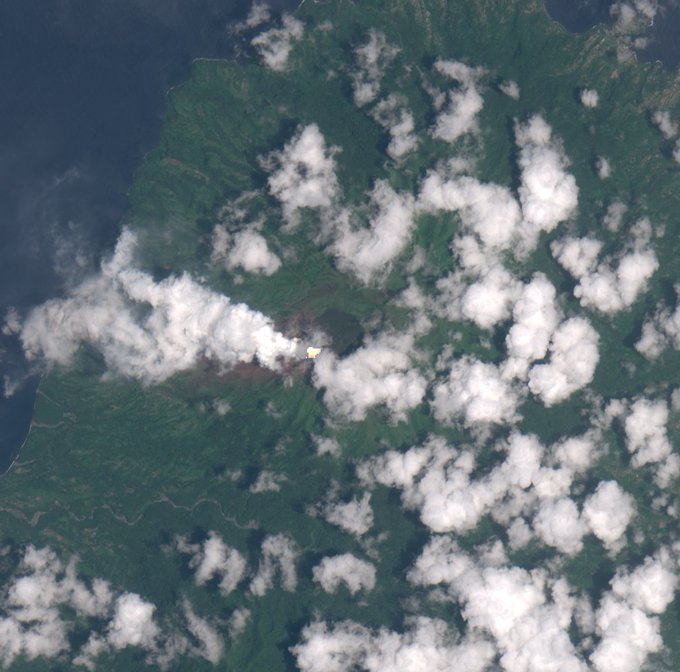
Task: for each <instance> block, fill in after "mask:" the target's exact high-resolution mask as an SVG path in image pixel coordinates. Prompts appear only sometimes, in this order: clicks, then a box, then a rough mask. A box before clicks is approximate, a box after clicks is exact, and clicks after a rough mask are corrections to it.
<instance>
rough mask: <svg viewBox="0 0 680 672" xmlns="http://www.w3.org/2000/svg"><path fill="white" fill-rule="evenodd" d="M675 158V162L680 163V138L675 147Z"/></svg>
mask: <svg viewBox="0 0 680 672" xmlns="http://www.w3.org/2000/svg"><path fill="white" fill-rule="evenodd" d="M673 160H674V161H675V163H680V140H677V141H676V143H675V146H674V147H673Z"/></svg>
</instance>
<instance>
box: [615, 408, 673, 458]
mask: <svg viewBox="0 0 680 672" xmlns="http://www.w3.org/2000/svg"><path fill="white" fill-rule="evenodd" d="M667 424H668V405H667V404H666V402H665V401H663V400H662V399H658V400H656V401H650V400H649V399H638V400H637V401H635V402H634V403H633V404H632V406H631V407H630V413H629V414H628V415H627V416H626V418H625V420H624V429H625V432H626V446H627V448H628V452H630V453H631V454H632V459H631V464H632V465H633V467H641V466H642V465H644V464H649V463H652V462H661V461H662V460H664V459H665V458H666V457H668V455H670V453H671V450H672V447H671V444H670V441H669V440H668V435H667V434H666V425H667Z"/></svg>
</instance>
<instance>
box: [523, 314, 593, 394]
mask: <svg viewBox="0 0 680 672" xmlns="http://www.w3.org/2000/svg"><path fill="white" fill-rule="evenodd" d="M598 341H599V336H598V334H597V332H596V331H595V330H594V329H593V328H592V327H591V326H590V324H589V322H588V321H587V320H585V319H584V318H582V317H572V318H569V319H567V320H565V321H564V322H562V324H560V325H559V326H558V327H557V329H556V330H555V332H554V333H553V335H552V338H551V340H550V348H549V352H550V358H549V360H548V363H547V364H537V365H535V366H533V367H532V368H531V370H530V371H529V389H530V390H531V392H533V394H535V395H536V396H538V397H539V398H540V399H541V401H542V402H543V403H544V404H545V405H546V406H552V405H553V404H556V403H559V402H560V401H564V400H565V399H567V398H568V397H569V396H570V395H571V394H572V393H573V392H575V391H576V390H579V389H581V388H582V387H585V386H586V385H587V384H588V383H590V381H591V380H592V379H593V375H594V373H595V368H596V367H597V363H598V361H599V358H600V355H599V352H598V349H597V344H598Z"/></svg>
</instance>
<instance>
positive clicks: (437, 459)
mask: <svg viewBox="0 0 680 672" xmlns="http://www.w3.org/2000/svg"><path fill="white" fill-rule="evenodd" d="M495 449H496V452H497V454H498V456H499V458H501V457H502V458H503V459H502V460H500V461H499V462H498V464H497V465H496V466H495V467H493V468H492V469H490V470H487V472H486V473H480V469H479V467H478V465H477V464H476V460H475V456H474V453H473V452H472V451H470V450H461V449H458V448H454V447H453V446H450V445H449V444H447V442H446V441H445V440H444V439H443V438H441V437H431V438H430V439H429V440H428V441H427V442H426V443H425V444H423V445H422V446H417V447H413V448H410V449H409V450H407V451H406V452H403V453H402V452H399V451H396V450H389V451H387V452H385V453H383V454H381V455H378V456H376V457H374V458H371V459H369V460H365V461H364V462H362V463H360V464H359V465H358V467H357V474H358V476H359V479H360V480H361V482H362V483H364V484H365V485H367V486H369V487H372V486H374V485H375V484H381V485H385V486H388V487H393V488H397V489H399V490H401V491H402V502H403V504H404V506H405V507H406V508H408V509H413V510H416V511H418V513H419V515H420V519H421V521H422V522H423V524H424V525H426V526H427V527H429V528H430V529H431V530H433V531H434V532H456V533H465V532H467V531H469V530H472V529H474V528H475V527H476V526H477V525H478V524H479V521H480V520H481V519H482V517H483V516H485V515H491V516H492V517H493V518H494V519H495V520H496V521H497V522H499V523H500V524H502V525H505V526H510V525H511V521H513V522H512V524H514V526H515V530H514V532H513V535H514V536H515V537H516V540H517V539H519V536H523V537H524V540H525V541H526V540H528V538H529V537H530V536H531V531H530V530H529V528H528V526H526V524H523V523H521V522H518V523H515V522H514V521H517V520H520V517H521V516H529V517H531V516H532V515H533V514H534V512H536V511H538V513H537V514H536V517H535V520H534V527H535V531H536V533H537V534H538V536H539V537H541V539H542V540H543V541H544V542H545V543H547V544H549V545H551V546H554V547H556V548H558V549H560V550H562V551H563V552H566V553H570V554H572V553H576V552H578V550H579V549H580V543H581V542H580V540H581V538H582V537H583V536H584V534H586V533H587V532H588V529H587V527H586V524H585V523H584V522H583V521H581V519H580V516H579V513H578V510H577V508H576V505H575V504H574V503H573V502H570V501H569V500H567V499H566V496H567V495H568V494H569V491H570V487H571V484H572V482H573V479H574V478H575V476H576V475H577V474H579V473H581V472H583V471H584V470H586V469H587V468H588V466H589V465H590V464H591V462H592V460H593V458H594V455H595V452H596V449H595V443H594V436H593V435H592V434H586V435H583V436H578V437H569V438H567V439H564V440H562V441H560V442H558V443H556V444H555V445H554V446H552V447H551V449H550V450H549V451H546V449H545V448H544V447H543V446H542V445H541V444H540V442H539V441H538V439H537V438H536V437H535V436H532V435H523V434H520V433H517V432H513V434H511V435H510V437H509V438H508V440H507V441H501V442H499V443H498V444H497V445H496V446H495ZM520 527H522V529H520ZM518 535H519V536H518ZM570 535H573V536H570Z"/></svg>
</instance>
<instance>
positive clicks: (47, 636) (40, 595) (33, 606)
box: [0, 546, 113, 666]
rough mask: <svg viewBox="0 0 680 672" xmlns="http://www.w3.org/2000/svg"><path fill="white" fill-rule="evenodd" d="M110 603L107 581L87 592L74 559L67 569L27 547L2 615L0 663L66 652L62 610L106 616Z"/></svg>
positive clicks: (66, 626)
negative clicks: (65, 607)
mask: <svg viewBox="0 0 680 672" xmlns="http://www.w3.org/2000/svg"><path fill="white" fill-rule="evenodd" d="M112 602H113V592H112V590H111V588H110V587H109V584H108V583H107V582H106V581H103V580H101V579H96V580H95V581H94V582H93V583H92V586H91V587H88V586H87V585H86V584H85V583H83V582H82V581H81V580H79V579H78V578H77V576H76V572H75V560H73V561H72V562H71V563H69V565H68V566H67V567H64V566H63V564H62V563H61V562H60V561H59V559H58V558H57V556H56V554H55V553H54V552H53V551H51V550H50V549H48V548H42V549H37V548H35V547H34V546H28V547H27V548H26V550H25V552H24V555H23V557H22V559H21V561H20V563H19V566H18V568H17V572H16V574H15V575H14V576H13V577H12V579H11V581H10V583H9V585H8V587H7V589H6V593H5V596H4V600H3V603H4V604H2V607H3V611H4V612H5V615H2V616H0V634H1V635H2V636H1V637H0V659H1V660H2V662H3V664H4V665H5V666H9V665H11V664H12V662H13V661H14V660H15V659H16V658H18V657H19V656H25V657H26V658H27V659H28V660H33V659H35V658H38V657H50V658H52V657H55V656H57V655H59V654H61V653H64V652H66V651H68V650H69V649H70V644H69V640H68V634H69V630H70V628H71V627H72V625H71V624H69V623H67V622H66V621H64V620H63V618H62V614H61V612H60V607H61V606H64V605H68V606H70V607H71V608H73V609H75V611H76V612H77V613H78V614H79V615H80V616H84V617H98V618H101V617H105V616H106V615H107V614H108V613H109V610H110V608H111V604H112Z"/></svg>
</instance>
